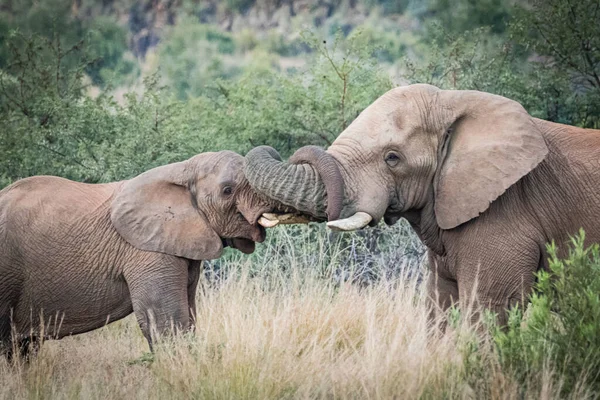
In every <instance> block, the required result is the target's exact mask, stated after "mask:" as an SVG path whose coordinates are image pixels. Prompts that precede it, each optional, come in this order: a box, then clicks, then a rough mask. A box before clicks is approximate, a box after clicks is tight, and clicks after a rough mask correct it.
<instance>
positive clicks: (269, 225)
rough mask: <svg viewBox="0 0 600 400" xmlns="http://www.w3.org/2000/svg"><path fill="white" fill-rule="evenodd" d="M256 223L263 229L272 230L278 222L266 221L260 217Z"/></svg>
mask: <svg viewBox="0 0 600 400" xmlns="http://www.w3.org/2000/svg"><path fill="white" fill-rule="evenodd" d="M258 223H259V224H261V225H262V226H264V227H265V228H272V227H274V226H276V225H278V224H279V221H278V220H274V221H272V220H269V219H266V218H265V217H260V218H259V220H258Z"/></svg>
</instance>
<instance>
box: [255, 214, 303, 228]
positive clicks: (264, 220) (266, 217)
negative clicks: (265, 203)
mask: <svg viewBox="0 0 600 400" xmlns="http://www.w3.org/2000/svg"><path fill="white" fill-rule="evenodd" d="M310 221H311V220H310V219H309V218H308V217H305V216H303V215H298V214H291V213H290V214H275V213H264V214H263V215H262V217H260V219H259V220H258V223H259V224H261V225H262V226H264V227H265V228H272V227H274V226H277V225H279V224H281V225H291V224H308V223H309V222H310Z"/></svg>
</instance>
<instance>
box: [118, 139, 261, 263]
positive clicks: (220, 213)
mask: <svg viewBox="0 0 600 400" xmlns="http://www.w3.org/2000/svg"><path fill="white" fill-rule="evenodd" d="M243 165H244V158H243V157H242V156H240V155H239V154H236V153H234V152H231V151H221V152H218V153H203V154H199V155H197V156H195V157H192V158H190V159H189V160H187V161H183V162H178V163H174V164H168V165H164V166H161V167H157V168H154V169H151V170H149V171H147V172H145V173H143V174H141V175H139V176H137V177H135V178H133V179H131V180H128V181H125V182H122V184H121V187H120V189H119V190H118V191H117V193H116V195H115V196H114V198H113V200H112V204H111V220H112V223H113V225H114V227H115V228H116V230H117V231H118V233H119V234H120V235H121V236H122V237H123V238H124V239H125V240H126V241H127V242H129V243H130V244H132V245H133V246H134V247H137V248H139V249H142V250H148V251H155V252H161V253H166V254H171V255H176V256H180V257H185V258H189V259H193V260H204V259H214V258H218V257H219V256H220V255H221V253H222V251H223V247H224V246H227V245H230V246H232V247H234V248H237V249H239V250H240V251H242V252H244V253H252V252H253V251H254V246H255V242H262V241H263V240H264V238H265V231H264V228H263V227H261V226H259V225H258V224H257V220H258V219H259V217H260V215H261V214H262V213H263V212H265V211H268V210H271V209H272V208H273V206H272V205H270V204H269V202H268V201H266V200H265V198H264V197H261V196H259V195H258V194H256V192H254V191H253V190H252V188H251V187H250V186H249V184H248V182H247V180H246V179H245V177H244V173H243Z"/></svg>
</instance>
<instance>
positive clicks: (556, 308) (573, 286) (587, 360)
mask: <svg viewBox="0 0 600 400" xmlns="http://www.w3.org/2000/svg"><path fill="white" fill-rule="evenodd" d="M584 242H585V234H584V232H583V231H580V233H579V235H578V236H576V237H574V238H572V240H571V247H570V249H569V251H568V255H567V256H566V257H565V258H564V259H561V258H559V256H558V254H559V252H558V248H557V247H556V245H555V244H554V243H552V244H551V245H549V246H548V247H547V250H548V254H549V255H550V259H549V265H550V268H549V271H540V272H539V273H538V274H537V278H538V280H537V283H536V285H535V294H533V295H532V296H531V305H530V306H529V309H528V310H527V312H526V313H525V314H523V312H522V311H521V310H519V309H513V310H512V311H511V312H510V317H509V323H508V328H507V329H506V330H501V329H497V328H495V332H494V340H495V343H496V345H497V351H498V353H499V357H500V362H501V365H502V366H503V367H504V368H506V369H507V370H508V371H511V372H512V373H513V374H514V375H515V376H516V377H517V379H518V380H519V381H520V382H522V383H525V382H527V381H528V380H529V381H531V380H532V379H531V378H532V377H538V378H539V375H541V373H542V371H543V370H544V369H547V368H548V367H550V369H551V370H552V371H553V372H554V373H555V375H556V376H557V377H561V378H562V380H563V381H562V392H563V393H564V394H565V395H566V394H569V393H572V392H573V391H574V390H575V389H577V388H578V387H579V386H582V385H583V386H587V387H589V388H590V389H591V390H592V391H594V392H595V393H596V396H597V395H598V394H600V246H599V245H598V244H593V245H591V246H590V247H585V245H584ZM538 381H539V379H538Z"/></svg>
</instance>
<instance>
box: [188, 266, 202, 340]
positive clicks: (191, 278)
mask: <svg viewBox="0 0 600 400" xmlns="http://www.w3.org/2000/svg"><path fill="white" fill-rule="evenodd" d="M201 271H202V261H192V262H191V263H190V267H189V269H188V287H187V294H188V307H189V309H190V325H189V329H190V331H192V332H194V331H195V329H196V291H197V290H198V280H199V279H200V273H201Z"/></svg>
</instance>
